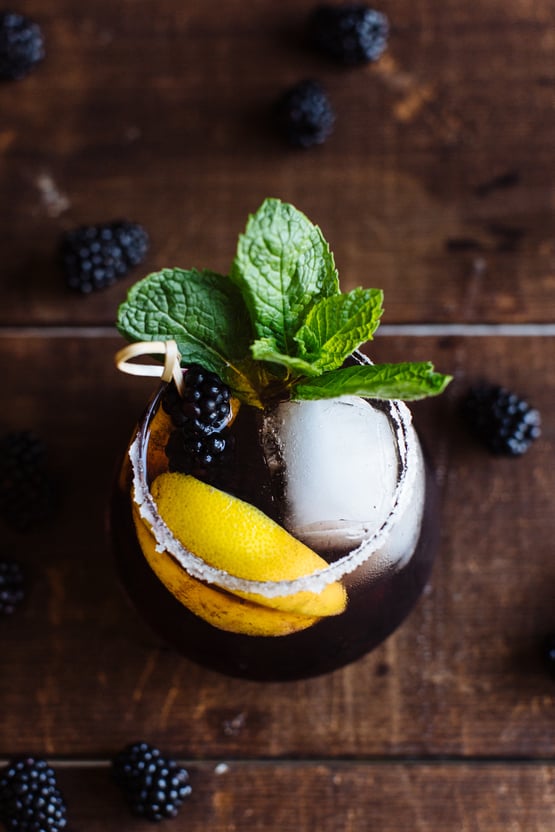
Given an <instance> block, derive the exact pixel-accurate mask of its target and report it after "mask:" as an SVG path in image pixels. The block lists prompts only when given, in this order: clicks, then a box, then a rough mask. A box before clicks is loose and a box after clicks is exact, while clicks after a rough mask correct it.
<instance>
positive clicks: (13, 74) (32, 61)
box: [0, 12, 44, 81]
mask: <svg viewBox="0 0 555 832" xmlns="http://www.w3.org/2000/svg"><path fill="white" fill-rule="evenodd" d="M43 58H44V40H43V36H42V32H41V30H40V27H39V26H38V24H37V23H34V22H33V21H32V20H29V18H28V17H25V16H24V15H22V14H17V13H16V12H0V80H1V81H19V80H20V79H21V78H25V76H26V75H28V74H29V72H31V70H32V69H33V68H34V67H35V66H36V65H37V64H38V63H40V61H42V59H43Z"/></svg>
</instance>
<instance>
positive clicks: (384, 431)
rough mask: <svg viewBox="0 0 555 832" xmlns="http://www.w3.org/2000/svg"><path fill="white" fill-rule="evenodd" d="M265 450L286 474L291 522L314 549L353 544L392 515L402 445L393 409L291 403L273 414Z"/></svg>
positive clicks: (345, 401)
mask: <svg viewBox="0 0 555 832" xmlns="http://www.w3.org/2000/svg"><path fill="white" fill-rule="evenodd" d="M264 448H265V451H266V455H267V458H268V460H269V463H270V467H271V469H273V472H274V473H275V474H276V475H277V476H283V481H284V487H285V495H284V496H285V504H286V519H285V523H286V525H287V527H288V529H289V530H290V531H291V532H292V533H293V534H295V535H296V536H297V537H299V538H300V539H301V540H303V541H304V542H305V543H307V544H308V545H309V546H312V547H313V548H315V549H330V548H331V549H344V548H345V547H346V546H349V547H351V548H353V547H354V546H355V545H357V544H358V543H359V542H360V541H362V540H363V539H364V538H366V537H368V536H369V535H370V534H372V532H373V531H375V530H376V529H378V528H380V526H381V525H382V524H383V522H384V521H385V519H386V518H387V516H388V514H389V512H390V510H391V504H392V499H393V495H394V492H395V487H396V484H397V480H398V466H399V461H398V456H397V450H396V443H395V439H394V435H393V432H392V429H391V427H390V423H389V420H388V418H387V416H386V415H385V413H383V412H382V411H380V410H378V409H376V408H375V407H373V406H372V405H370V404H369V403H368V402H367V401H365V400H364V399H361V398H359V397H357V396H343V397H341V398H338V399H321V400H318V401H302V402H295V401H291V402H284V403H282V404H280V405H279V406H278V407H277V408H276V410H275V411H274V412H273V413H272V414H271V415H270V416H268V417H267V419H266V423H265V429H264Z"/></svg>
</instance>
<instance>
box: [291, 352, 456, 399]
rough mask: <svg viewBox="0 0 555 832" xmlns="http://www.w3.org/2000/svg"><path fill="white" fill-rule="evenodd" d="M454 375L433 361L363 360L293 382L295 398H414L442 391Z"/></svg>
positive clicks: (435, 394) (293, 395)
mask: <svg viewBox="0 0 555 832" xmlns="http://www.w3.org/2000/svg"><path fill="white" fill-rule="evenodd" d="M450 381H451V376H445V375H442V374H441V373H436V372H434V367H433V364H431V363H430V362H429V361H426V362H408V363H405V364H362V365H357V366H356V367H344V368H342V369H340V370H331V371H330V372H328V373H323V374H322V375H321V376H318V377H317V378H313V379H309V380H306V381H305V380H303V381H301V382H298V383H297V384H295V385H294V386H293V389H292V397H293V398H294V399H331V398H335V397H337V396H345V395H351V396H362V397H364V398H368V399H403V400H404V401H414V400H416V399H422V398H424V397H426V396H437V395H438V394H439V393H442V392H443V390H444V389H445V388H446V387H447V385H448V384H449V382H450Z"/></svg>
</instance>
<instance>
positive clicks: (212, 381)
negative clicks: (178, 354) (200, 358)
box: [162, 364, 231, 436]
mask: <svg viewBox="0 0 555 832" xmlns="http://www.w3.org/2000/svg"><path fill="white" fill-rule="evenodd" d="M184 378H185V392H184V394H183V397H181V396H180V395H179V393H178V392H177V388H176V387H175V385H174V384H171V385H170V386H169V387H168V389H167V391H166V393H165V396H164V399H163V401H162V407H163V408H164V410H165V411H166V413H168V414H169V416H171V419H172V422H173V424H174V425H175V427H176V428H183V429H184V430H185V431H186V432H187V433H195V434H196V433H199V434H204V435H206V436H209V435H210V434H211V433H217V432H218V431H221V430H222V428H223V427H225V425H226V423H227V422H228V421H229V417H230V413H231V407H230V401H229V400H230V398H231V392H230V390H229V387H227V386H226V385H225V384H224V383H223V382H222V380H221V379H220V378H219V376H217V375H216V373H211V372H209V371H208V370H204V369H203V368H202V367H200V366H198V365H197V364H192V365H191V366H190V367H189V368H188V370H187V372H186V373H185V376H184Z"/></svg>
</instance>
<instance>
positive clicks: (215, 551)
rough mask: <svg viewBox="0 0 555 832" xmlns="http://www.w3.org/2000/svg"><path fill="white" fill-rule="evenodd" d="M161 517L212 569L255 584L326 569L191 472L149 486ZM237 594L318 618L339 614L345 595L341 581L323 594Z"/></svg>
mask: <svg viewBox="0 0 555 832" xmlns="http://www.w3.org/2000/svg"><path fill="white" fill-rule="evenodd" d="M151 493H152V497H153V499H154V501H155V503H156V505H157V508H158V512H159V514H160V517H161V518H162V520H164V522H165V523H166V525H167V526H168V528H169V529H170V530H171V531H172V533H173V534H174V535H175V537H176V538H177V539H178V540H179V541H180V543H181V544H182V545H183V546H184V547H185V548H186V549H187V550H188V551H190V552H193V553H194V554H195V555H197V556H198V557H199V558H202V560H204V561H205V563H207V564H209V565H210V566H212V567H214V568H216V569H220V570H223V571H225V572H228V573H230V574H233V575H235V576H236V577H238V578H244V579H247V580H253V581H282V580H292V579H296V578H301V577H306V576H309V575H312V574H313V573H314V572H318V571H320V570H322V569H324V568H325V567H326V566H327V563H326V561H325V560H324V559H323V558H321V557H320V556H319V555H318V554H316V552H313V551H312V549H309V547H308V546H305V544H304V543H301V542H300V541H298V540H297V539H296V538H294V537H293V536H292V535H291V534H289V532H287V531H286V530H285V529H284V528H283V527H282V526H280V525H279V524H278V523H276V522H274V521H273V520H272V519H271V518H270V517H268V516H267V515H266V514H264V513H263V512H262V511H260V510H259V509H257V508H256V507H255V506H253V505H251V504H250V503H247V502H245V501H243V500H240V499H238V498H237V497H233V496H231V495H230V494H227V493H226V492H224V491H221V490H220V489H217V488H214V487H213V486H210V485H207V484H206V483H204V482H202V481H201V480H199V479H197V478H196V477H193V476H191V475H189V474H181V473H177V472H176V473H165V474H161V475H160V476H158V477H157V478H156V479H155V480H154V482H153V484H152V487H151ZM233 593H234V594H235V595H238V596H240V597H241V598H245V599H246V600H248V601H251V602H254V603H256V604H259V605H262V606H265V607H270V608H272V609H274V610H282V611H285V612H292V613H295V614H300V615H306V616H309V617H314V618H321V617H324V616H329V615H339V614H340V613H341V612H343V610H344V609H345V606H346V602H347V596H346V593H345V589H344V587H343V586H342V584H340V583H339V582H337V581H335V582H333V583H331V584H328V585H327V586H326V587H324V589H323V590H322V591H321V592H312V591H308V590H306V591H300V592H296V593H294V594H292V595H284V596H279V597H277V598H268V597H266V596H265V595H262V594H260V593H251V592H239V591H238V590H233Z"/></svg>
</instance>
